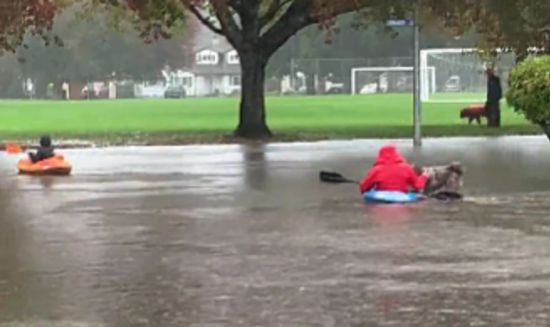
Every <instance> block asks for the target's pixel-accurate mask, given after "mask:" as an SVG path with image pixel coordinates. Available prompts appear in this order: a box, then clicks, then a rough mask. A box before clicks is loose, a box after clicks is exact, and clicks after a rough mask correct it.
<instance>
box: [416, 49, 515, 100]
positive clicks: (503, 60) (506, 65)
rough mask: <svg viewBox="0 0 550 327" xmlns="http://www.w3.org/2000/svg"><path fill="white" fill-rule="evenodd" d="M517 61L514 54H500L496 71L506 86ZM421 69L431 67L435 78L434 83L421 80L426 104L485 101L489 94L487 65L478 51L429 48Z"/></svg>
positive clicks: (424, 54)
mask: <svg viewBox="0 0 550 327" xmlns="http://www.w3.org/2000/svg"><path fill="white" fill-rule="evenodd" d="M514 62H515V58H514V56H513V55H512V54H500V55H499V56H498V58H497V61H496V65H495V68H496V72H497V74H498V75H499V76H500V78H501V81H502V85H503V87H505V86H506V85H507V79H508V73H509V72H510V70H511V68H512V67H513V65H514ZM420 66H421V69H425V68H426V67H430V69H433V70H434V76H430V77H429V78H431V79H432V81H431V82H428V81H426V78H428V77H426V76H422V78H421V89H422V101H425V102H455V103H472V102H484V101H485V97H486V94H487V79H486V76H485V69H486V67H487V63H486V62H485V61H484V60H483V59H482V58H481V56H480V55H479V52H478V51H477V50H475V49H427V50H422V51H421V53H420Z"/></svg>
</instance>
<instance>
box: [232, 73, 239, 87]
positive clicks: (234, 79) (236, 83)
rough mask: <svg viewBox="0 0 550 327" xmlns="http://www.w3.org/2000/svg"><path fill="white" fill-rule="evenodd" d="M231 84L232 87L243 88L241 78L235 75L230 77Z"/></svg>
mask: <svg viewBox="0 0 550 327" xmlns="http://www.w3.org/2000/svg"><path fill="white" fill-rule="evenodd" d="M229 84H230V85H231V86H241V76H239V75H233V76H231V77H229Z"/></svg>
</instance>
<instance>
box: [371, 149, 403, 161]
mask: <svg viewBox="0 0 550 327" xmlns="http://www.w3.org/2000/svg"><path fill="white" fill-rule="evenodd" d="M404 162H405V159H403V157H402V156H401V155H400V154H399V152H397V148H396V147H395V146H394V145H385V146H383V147H382V148H381V149H380V151H379V152H378V158H376V161H375V163H374V165H375V166H378V165H391V164H400V163H404Z"/></svg>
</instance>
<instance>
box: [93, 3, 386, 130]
mask: <svg viewBox="0 0 550 327" xmlns="http://www.w3.org/2000/svg"><path fill="white" fill-rule="evenodd" d="M97 1H98V2H99V3H102V4H104V5H108V6H112V5H115V6H116V7H118V8H127V9H130V10H131V11H132V12H134V13H135V14H136V16H137V17H138V18H140V20H139V24H140V27H141V28H142V30H143V31H144V34H143V35H147V36H149V37H151V38H158V37H162V36H165V35H169V30H170V27H171V26H172V25H174V24H175V23H176V22H178V20H180V19H183V18H184V17H185V13H191V14H193V15H194V16H195V17H196V18H197V19H198V20H199V21H200V22H202V23H203V24H204V25H206V26H207V27H208V28H210V29H211V30H212V31H214V32H215V33H218V34H220V35H223V36H224V37H225V38H226V39H227V40H228V42H229V43H230V44H231V45H232V46H233V47H234V48H235V49H236V50H237V52H238V54H239V57H240V61H241V71H242V79H241V81H242V82H241V83H242V88H241V103H240V116H239V125H238V126H237V129H236V130H235V135H236V136H239V137H245V138H263V137H269V136H270V135H271V131H270V130H269V128H268V127H267V124H266V113H265V98H264V80H265V68H266V65H267V63H268V61H269V59H270V58H271V56H272V55H273V54H274V53H275V51H277V49H279V48H280V47H281V46H282V45H283V44H285V42H287V40H288V39H289V38H290V37H291V36H292V35H294V34H295V33H296V32H298V31H299V30H301V29H303V28H305V27H307V26H309V25H312V24H319V25H320V26H321V27H322V28H324V29H325V30H326V31H330V27H332V26H333V23H334V18H335V17H336V16H338V15H340V14H343V13H347V12H351V11H356V10H360V9H361V8H363V9H365V8H366V9H369V15H370V16H374V15H373V14H374V11H381V14H380V15H378V17H379V18H381V19H382V18H384V17H389V13H390V12H391V13H392V14H395V12H393V11H388V8H389V7H390V6H389V5H388V4H387V1H385V0H97Z"/></svg>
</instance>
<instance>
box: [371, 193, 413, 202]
mask: <svg viewBox="0 0 550 327" xmlns="http://www.w3.org/2000/svg"><path fill="white" fill-rule="evenodd" d="M363 199H365V201H366V202H369V203H412V202H418V201H420V200H422V199H423V197H422V196H421V195H420V194H418V193H412V192H411V193H403V192H389V191H368V192H365V193H363Z"/></svg>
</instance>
